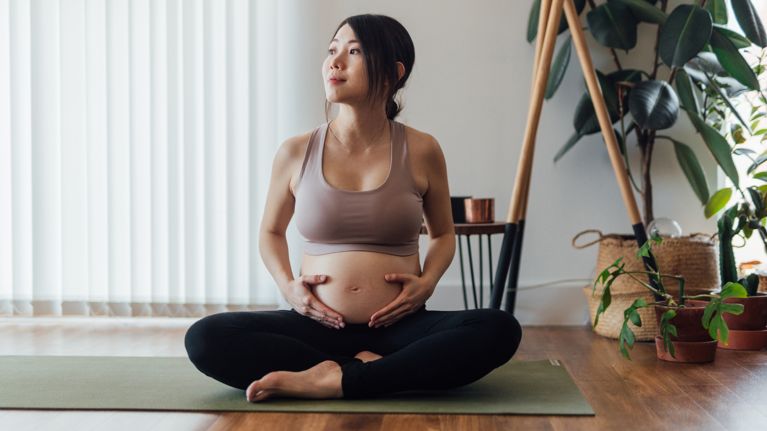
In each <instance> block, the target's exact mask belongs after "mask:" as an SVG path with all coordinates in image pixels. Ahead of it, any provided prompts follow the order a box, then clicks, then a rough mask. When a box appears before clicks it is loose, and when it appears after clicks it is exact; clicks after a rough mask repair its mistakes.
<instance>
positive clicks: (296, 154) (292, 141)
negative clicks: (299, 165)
mask: <svg viewBox="0 0 767 431" xmlns="http://www.w3.org/2000/svg"><path fill="white" fill-rule="evenodd" d="M317 128H319V127H317ZM317 128H314V129H311V130H308V131H306V132H304V133H300V134H298V135H293V136H290V137H288V138H286V139H285V140H284V141H282V144H281V145H280V151H282V152H283V153H284V154H285V155H286V156H287V157H288V158H289V159H290V160H293V161H296V160H299V161H303V159H304V155H305V154H306V150H307V148H308V147H309V140H310V139H311V137H312V134H313V133H314V131H315V130H317Z"/></svg>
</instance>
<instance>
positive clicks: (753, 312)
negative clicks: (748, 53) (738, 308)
mask: <svg viewBox="0 0 767 431" xmlns="http://www.w3.org/2000/svg"><path fill="white" fill-rule="evenodd" d="M766 54H767V52H765V50H761V52H759V54H758V55H756V56H755V57H756V58H755V60H756V61H755V64H754V66H753V67H752V68H753V70H754V74H755V75H756V76H757V77H758V78H759V79H760V80H763V78H764V75H765V72H767V70H766V69H767V68H766V67H765V56H766ZM712 73H713V72H712ZM709 77H710V83H709V85H706V84H705V83H703V82H698V88H699V90H700V91H701V92H702V94H705V98H704V105H703V110H704V113H705V117H704V118H705V119H706V121H707V122H709V123H710V124H711V125H712V127H714V128H715V129H717V130H719V131H720V132H721V133H722V135H723V136H725V138H726V139H727V141H728V143H729V144H730V145H731V146H732V147H733V154H735V155H737V156H739V157H746V158H748V159H749V161H750V164H749V166H748V168H747V169H746V170H745V176H746V178H747V180H748V181H749V182H750V183H753V184H756V185H753V186H748V187H743V186H741V187H737V186H735V185H734V184H733V185H729V186H726V187H724V188H722V189H720V190H718V191H717V192H716V193H714V195H713V196H712V197H711V199H709V201H708V203H707V204H706V207H705V211H704V213H705V215H706V217H707V218H710V217H712V216H713V215H715V214H717V213H719V212H720V211H722V210H723V209H724V208H725V207H727V209H726V210H724V211H723V213H722V215H721V217H720V218H719V220H718V221H717V234H718V238H719V263H720V271H719V274H720V283H721V284H720V285H721V286H724V285H725V284H727V283H728V282H738V283H740V284H742V285H743V286H744V287H745V288H746V292H747V293H748V296H747V297H745V298H729V299H728V300H727V301H726V302H729V303H738V304H742V305H743V306H744V311H743V314H741V315H738V316H734V315H728V316H725V320H726V322H727V324H728V326H729V328H730V329H731V331H730V337H729V343H726V344H725V343H721V342H720V343H719V347H721V348H726V349H735V350H761V349H763V348H765V347H767V328H766V327H767V294H765V293H761V292H758V287H759V276H758V275H756V274H751V275H749V276H748V277H743V278H740V279H739V278H738V277H739V276H738V273H737V267H736V264H735V253H734V250H733V242H734V241H735V240H736V238H741V239H742V240H743V241H747V240H748V239H749V238H751V237H752V236H754V235H753V234H754V233H756V234H757V235H756V237H757V238H758V239H760V240H761V243H762V246H763V247H764V249H765V250H767V228H766V227H765V224H766V223H767V185H765V184H764V183H765V182H767V171H765V170H763V164H764V163H765V162H767V151H764V148H763V147H764V143H765V142H767V126H765V124H764V120H765V119H766V117H767V112H765V111H767V97H765V95H764V94H763V93H762V92H760V91H751V92H749V91H744V92H743V93H742V94H740V95H739V96H738V97H737V98H735V99H734V100H728V99H727V98H726V96H725V95H723V94H721V93H719V92H716V91H714V89H713V88H712V87H715V86H717V85H718V84H717V81H718V78H716V77H715V75H713V74H710V75H709ZM732 105H735V106H733V109H731V110H728V109H726V107H727V106H732ZM739 107H740V108H748V109H737V108H739ZM737 112H740V116H738V118H740V119H739V120H737V121H736V120H735V118H734V117H735V113H737ZM741 117H742V118H741ZM743 118H748V122H749V124H750V126H751V129H752V130H753V131H751V130H748V129H747V128H744V127H743V123H744V121H743ZM742 174H743V172H741V175H742ZM760 183H762V184H760ZM735 192H737V193H735ZM733 196H734V197H736V198H737V199H735V202H734V203H733V204H730V202H731V201H732V200H733V199H732V198H733ZM728 205H729V207H728Z"/></svg>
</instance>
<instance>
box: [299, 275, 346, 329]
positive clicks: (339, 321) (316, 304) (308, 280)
mask: <svg viewBox="0 0 767 431" xmlns="http://www.w3.org/2000/svg"><path fill="white" fill-rule="evenodd" d="M327 279H328V277H327V275H306V274H304V275H301V276H299V277H298V278H297V279H295V280H291V281H290V283H288V285H287V286H286V288H285V289H284V292H285V300H287V301H288V303H289V304H290V305H292V306H293V309H294V310H295V311H296V312H297V313H299V314H302V315H304V316H307V317H311V318H312V319H314V320H316V321H318V322H320V323H321V324H323V325H325V326H327V327H329V328H335V329H340V328H343V327H344V326H345V323H344V318H343V316H341V315H340V314H338V312H336V311H335V310H333V309H332V308H330V307H328V306H327V305H325V304H323V303H322V301H320V300H319V299H317V297H316V296H314V293H313V292H312V289H311V287H312V286H314V285H317V284H322V283H324V282H325V281H327Z"/></svg>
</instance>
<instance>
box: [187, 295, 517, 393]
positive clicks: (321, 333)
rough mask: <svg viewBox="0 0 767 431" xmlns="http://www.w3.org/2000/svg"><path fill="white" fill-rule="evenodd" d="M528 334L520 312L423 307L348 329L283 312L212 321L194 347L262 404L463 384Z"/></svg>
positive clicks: (192, 331)
mask: <svg viewBox="0 0 767 431" xmlns="http://www.w3.org/2000/svg"><path fill="white" fill-rule="evenodd" d="M521 335H522V334H521V328H520V326H519V323H518V322H517V321H516V319H515V318H514V317H513V316H512V315H510V314H508V313H506V312H503V311H500V310H494V309H479V310H466V311H427V310H425V309H421V310H419V311H417V312H415V313H413V314H411V315H408V316H406V317H405V318H403V319H402V320H400V321H398V322H397V323H395V324H393V325H391V326H389V327H385V328H368V327H367V325H366V324H356V325H355V324H347V326H346V327H345V328H344V329H340V330H337V329H331V328H327V327H325V326H323V325H321V324H319V323H318V322H316V321H314V320H312V319H310V318H308V317H305V316H302V315H300V314H298V313H296V312H295V311H293V310H289V311H288V310H275V311H256V312H227V313H219V314H214V315H210V316H207V317H204V318H202V319H200V320H199V321H197V322H195V324H193V325H192V326H191V327H190V328H189V330H188V331H187V334H186V338H185V344H186V348H187V352H188V354H189V358H190V360H191V361H192V362H193V363H194V365H195V366H196V367H197V368H198V369H199V370H200V371H201V372H203V373H204V374H206V375H208V376H210V377H212V378H214V379H216V380H218V381H220V382H222V383H225V384H227V385H230V386H233V387H236V388H240V389H243V390H246V395H247V397H248V399H249V400H253V401H261V400H263V399H266V398H268V397H270V396H275V395H276V396H290V397H303V398H340V397H344V398H366V397H375V396H378V395H382V394H386V393H392V392H398V391H403V390H419V389H426V390H428V389H448V388H451V387H457V386H462V385H465V384H468V383H471V382H473V381H476V380H478V379H480V378H481V377H483V376H485V375H486V374H488V373H489V372H490V371H492V370H493V369H495V368H497V367H498V366H500V365H502V364H504V363H505V362H507V361H508V360H509V359H510V358H511V357H512V355H513V354H514V352H516V349H517V347H518V345H519V342H520V340H521ZM366 352H367V353H366ZM373 352H375V353H373ZM381 355H383V356H381Z"/></svg>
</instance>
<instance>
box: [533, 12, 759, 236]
mask: <svg viewBox="0 0 767 431" xmlns="http://www.w3.org/2000/svg"><path fill="white" fill-rule="evenodd" d="M585 4H588V6H589V9H588V12H587V14H586V21H587V24H588V29H589V31H590V32H591V34H592V35H593V36H594V39H595V40H596V41H597V42H598V43H599V44H600V45H602V46H604V47H606V48H607V49H608V50H609V52H610V54H611V57H612V59H613V63H614V66H615V67H614V69H613V70H603V71H598V75H599V78H600V84H601V86H602V91H603V93H604V97H605V101H606V102H607V105H608V110H609V113H610V117H611V120H612V121H613V124H614V127H616V128H617V129H618V130H617V132H618V133H617V135H618V138H619V141H620V142H619V143H620V144H621V146H622V148H621V149H622V153H623V155H624V159H625V165H626V168H627V169H628V171H629V178H630V180H631V184H632V186H633V187H634V189H635V190H636V191H637V193H639V195H640V196H641V198H642V201H643V218H644V222H645V225H648V224H649V223H650V222H651V221H652V220H654V219H655V215H654V209H653V187H652V180H651V176H650V169H651V166H652V158H653V153H654V148H655V145H656V143H660V142H667V143H670V144H673V147H674V151H675V154H676V158H677V161H678V163H679V166H680V167H681V169H682V171H683V172H684V174H685V176H686V177H687V179H688V181H689V183H690V185H691V188H692V190H693V192H694V193H695V195H696V196H697V197H698V199H699V200H700V202H701V204H702V205H705V204H706V203H707V202H708V200H709V197H710V196H709V190H708V186H707V184H706V176H705V174H704V171H703V169H702V167H701V165H700V163H699V161H698V159H697V157H696V156H695V153H694V152H693V150H692V149H691V147H690V146H689V145H688V144H686V143H684V142H682V141H684V139H682V138H677V137H673V136H666V135H660V134H658V132H659V131H661V130H664V129H668V128H670V127H671V126H673V125H674V124H675V123H676V121H677V119H678V116H679V112H680V110H681V111H684V112H685V113H686V115H687V117H689V120H690V122H691V123H692V125H693V126H694V127H695V129H696V130H697V132H698V133H699V134H700V135H701V137H702V141H703V143H704V144H705V146H706V148H707V149H708V150H709V151H710V152H711V154H712V155H713V157H714V159H715V160H716V162H717V163H718V165H719V166H720V167H721V168H722V170H723V171H724V172H725V173H726V174H727V176H728V177H730V179H731V180H732V181H733V183H734V184H735V185H736V186H737V185H738V184H739V181H738V173H737V170H736V169H735V164H734V162H733V160H732V155H731V152H730V148H729V146H728V144H727V142H726V140H725V139H724V137H723V136H722V134H721V133H720V132H719V131H718V130H716V129H715V128H713V127H711V125H709V124H708V123H707V122H706V121H705V118H704V114H705V113H704V111H703V110H702V108H701V104H700V103H699V102H698V98H697V95H696V92H698V94H699V89H697V88H696V85H698V84H700V83H703V84H705V85H706V86H707V87H708V88H709V91H711V92H717V93H718V94H721V95H722V97H723V99H724V100H726V101H728V98H729V97H733V96H734V95H736V94H738V92H740V91H743V90H744V89H751V90H755V91H757V90H760V85H759V81H758V79H757V77H756V76H755V74H754V72H753V70H752V69H751V68H750V67H749V65H748V63H747V62H746V61H745V59H744V58H743V55H742V52H741V51H742V50H743V49H744V48H747V47H750V46H752V45H757V46H760V47H766V46H767V34H766V33H765V30H764V27H763V25H762V24H761V20H760V18H759V17H758V16H757V13H756V10H755V8H754V6H753V5H752V0H708V1H706V0H695V1H693V0H688V1H685V2H681V4H678V5H677V6H676V7H674V8H673V10H669V1H668V0H604V1H601V2H598V1H595V0H587V1H582V0H581V1H576V7H577V9H578V11H579V12H580V11H581V10H583V9H585ZM539 9H540V0H536V1H534V2H533V7H532V10H531V13H530V21H529V24H528V32H527V38H528V40H529V41H532V40H534V39H535V37H536V31H537V27H536V23H537V17H538V13H539ZM728 10H731V11H732V14H733V15H734V16H735V18H736V20H737V22H738V25H739V27H740V29H741V30H742V32H737V31H733V30H731V29H730V28H729V27H728V26H727V24H728V23H727V21H728ZM640 23H646V24H649V26H646V27H643V28H640V27H639V24H640ZM566 29H567V26H566V25H564V23H561V24H560V33H564V32H565V31H566ZM640 30H642V31H646V32H647V34H643V35H642V37H643V38H649V37H653V38H654V39H655V45H654V47H655V48H654V52H652V53H651V56H650V57H651V61H648V62H649V63H650V64H649V65H648V68H646V69H640V68H627V67H624V65H623V63H624V62H625V59H624V60H623V61H622V60H621V54H620V52H621V51H623V52H625V53H626V54H628V53H629V51H631V50H633V49H634V48H635V47H636V44H637V40H638V39H639V37H638V36H639V33H640ZM570 54H571V43H570V39H569V38H566V39H565V40H564V41H563V42H562V43H561V44H560V47H559V49H558V51H557V53H556V55H555V58H554V61H553V64H552V73H551V75H550V79H549V82H548V87H547V90H546V98H547V99H548V98H551V97H553V96H554V94H555V93H556V91H557V88H558V87H559V84H560V83H561V81H562V78H563V77H564V75H565V71H566V69H567V67H568V64H569V62H570ZM648 60H649V59H648ZM725 109H728V110H729V109H733V107H732V104H731V103H728V104H727V105H726V106H725ZM735 114H736V115H738V114H737V112H735ZM741 120H742V119H741ZM573 126H574V129H575V131H574V133H573V135H572V136H571V137H570V139H568V141H567V142H566V143H565V144H564V145H563V146H562V148H561V149H560V150H559V152H558V153H557V154H556V156H555V158H554V160H555V161H557V160H559V159H560V158H561V157H562V156H563V155H564V154H566V153H567V152H568V151H569V150H570V149H571V148H572V147H573V146H574V145H575V144H576V143H577V142H578V141H579V140H580V139H581V138H583V137H584V136H587V135H591V134H594V133H597V132H599V126H598V123H597V120H596V116H595V113H594V110H593V107H592V104H591V101H590V96H589V94H588V92H586V93H585V94H584V95H583V96H582V97H581V99H580V101H579V102H578V104H577V105H576V107H575V112H574V117H573ZM742 126H743V127H744V128H745V129H750V124H748V123H746V122H745V121H743V124H742ZM632 136H633V138H632ZM630 141H634V142H635V143H636V145H637V146H638V149H639V151H638V153H639V160H638V161H634V163H631V162H632V160H630V158H631V157H630V153H629V152H628V151H626V146H627V145H628V144H629V142H630ZM637 162H638V165H639V172H638V174H639V175H638V178H636V177H637V176H636V175H634V173H633V172H632V164H634V165H635V164H636V163H637Z"/></svg>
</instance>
